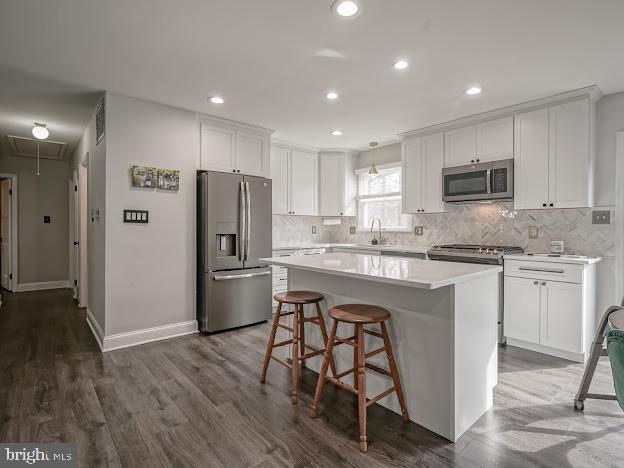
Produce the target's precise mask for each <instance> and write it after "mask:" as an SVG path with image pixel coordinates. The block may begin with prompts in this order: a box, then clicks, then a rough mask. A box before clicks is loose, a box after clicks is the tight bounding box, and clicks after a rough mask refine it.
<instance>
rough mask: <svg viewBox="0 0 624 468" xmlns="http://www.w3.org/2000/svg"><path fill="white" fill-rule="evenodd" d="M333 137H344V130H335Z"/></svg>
mask: <svg viewBox="0 0 624 468" xmlns="http://www.w3.org/2000/svg"><path fill="white" fill-rule="evenodd" d="M332 135H334V136H340V135H342V130H334V131H333V132H332Z"/></svg>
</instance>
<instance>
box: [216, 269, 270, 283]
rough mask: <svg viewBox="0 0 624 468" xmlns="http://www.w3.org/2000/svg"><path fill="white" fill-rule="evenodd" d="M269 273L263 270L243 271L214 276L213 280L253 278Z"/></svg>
mask: <svg viewBox="0 0 624 468" xmlns="http://www.w3.org/2000/svg"><path fill="white" fill-rule="evenodd" d="M270 274H271V272H270V271H263V272H260V273H245V274H243V275H223V276H214V277H213V279H214V280H215V281H226V280H235V279H245V278H255V277H256V276H268V275H270Z"/></svg>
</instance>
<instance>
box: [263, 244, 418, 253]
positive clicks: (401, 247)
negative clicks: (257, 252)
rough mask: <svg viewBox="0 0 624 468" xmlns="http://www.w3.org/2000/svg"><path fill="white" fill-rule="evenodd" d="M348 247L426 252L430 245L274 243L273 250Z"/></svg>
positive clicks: (384, 250)
mask: <svg viewBox="0 0 624 468" xmlns="http://www.w3.org/2000/svg"><path fill="white" fill-rule="evenodd" d="M334 247H336V248H338V247H343V248H348V249H358V250H364V251H365V250H374V251H381V252H408V253H422V254H426V253H427V251H428V250H429V249H430V247H421V246H418V245H397V244H394V245H386V244H384V245H372V244H370V245H369V244H366V245H365V244H315V243H286V244H275V245H273V250H298V249H329V248H334Z"/></svg>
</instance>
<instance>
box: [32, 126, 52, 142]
mask: <svg viewBox="0 0 624 468" xmlns="http://www.w3.org/2000/svg"><path fill="white" fill-rule="evenodd" d="M32 135H33V136H34V137H35V138H36V139H37V140H45V139H46V138H48V137H49V136H50V132H49V131H48V129H47V128H46V124H44V123H39V122H35V126H34V127H33V128H32Z"/></svg>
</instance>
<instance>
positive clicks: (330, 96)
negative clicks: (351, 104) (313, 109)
mask: <svg viewBox="0 0 624 468" xmlns="http://www.w3.org/2000/svg"><path fill="white" fill-rule="evenodd" d="M325 97H326V98H327V99H331V100H332V101H333V100H334V99H338V93H337V92H335V91H330V92H328V93H327V94H326V95H325Z"/></svg>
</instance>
